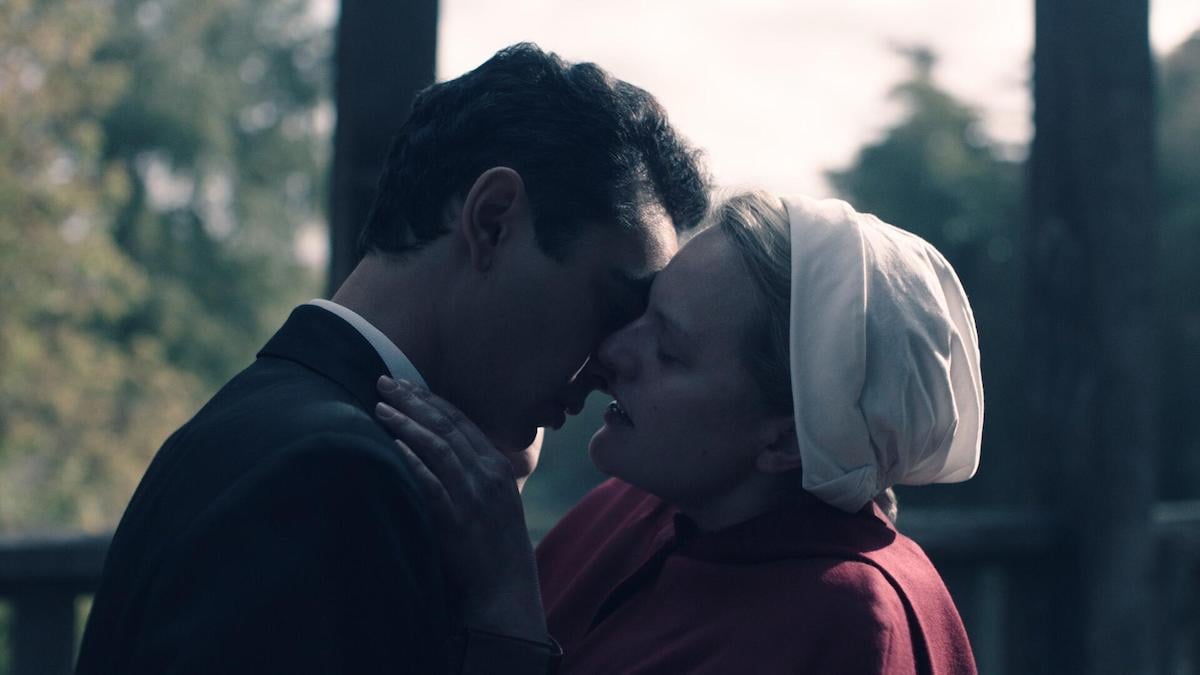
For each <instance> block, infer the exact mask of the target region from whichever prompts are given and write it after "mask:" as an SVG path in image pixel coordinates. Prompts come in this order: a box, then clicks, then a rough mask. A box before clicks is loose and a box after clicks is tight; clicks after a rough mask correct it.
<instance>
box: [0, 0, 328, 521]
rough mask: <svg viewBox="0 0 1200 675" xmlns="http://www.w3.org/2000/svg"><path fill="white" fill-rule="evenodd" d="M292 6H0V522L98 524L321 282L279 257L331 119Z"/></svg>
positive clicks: (312, 211)
mask: <svg viewBox="0 0 1200 675" xmlns="http://www.w3.org/2000/svg"><path fill="white" fill-rule="evenodd" d="M306 8H307V3H304V2H302V1H301V0H271V1H270V2H258V3H244V2H214V3H186V2H162V3H159V2H154V1H153V0H151V1H148V2H132V1H130V0H73V1H68V0H36V1H35V0H6V1H5V2H3V3H0V203H2V204H3V205H4V208H3V209H0V288H3V289H4V295H3V297H2V298H0V531H12V530H15V529H19V528H41V527H48V526H61V525H74V526H81V527H83V528H85V529H92V530H95V529H102V528H105V527H110V526H111V525H112V524H113V523H114V522H115V520H116V518H117V517H118V516H119V515H120V513H121V510H122V508H123V507H124V504H125V502H126V501H127V500H128V498H129V495H130V493H131V492H132V489H133V486H134V485H135V483H136V481H137V480H138V478H139V477H140V476H141V473H142V471H143V469H144V468H145V465H146V462H147V461H148V459H149V457H150V456H151V454H152V453H153V451H154V450H155V449H156V448H157V447H158V445H159V444H160V443H161V442H162V441H163V440H164V439H165V437H166V436H167V434H169V433H170V431H171V430H172V429H173V428H174V427H176V426H178V425H179V424H180V423H181V422H183V421H184V420H185V419H186V418H187V416H188V415H189V414H191V412H193V411H194V409H195V407H196V405H197V404H198V403H199V402H200V401H201V400H202V399H203V397H204V396H206V395H207V394H208V393H210V391H211V390H212V388H213V387H215V386H216V385H217V384H219V383H220V382H222V381H223V380H224V379H225V378H226V377H227V376H228V375H229V374H231V372H232V371H234V370H235V369H236V368H237V367H238V366H239V365H240V364H242V363H245V362H247V361H248V360H249V359H250V358H252V356H253V352H254V350H255V348H256V347H257V346H258V344H259V342H260V341H261V340H262V339H264V338H265V333H266V332H267V331H269V330H270V328H271V327H272V326H273V324H274V323H276V322H278V321H279V320H280V319H281V318H282V314H283V312H284V310H285V308H286V307H287V306H288V305H290V304H291V303H292V302H295V301H296V300H303V299H305V296H309V297H311V296H310V295H309V294H311V293H315V292H316V291H317V289H319V279H318V277H319V268H314V269H313V270H307V271H306V269H305V268H304V267H303V266H302V265H300V264H299V263H298V262H297V261H296V256H295V255H294V249H295V240H296V234H297V232H296V230H297V227H298V226H299V225H302V224H306V223H315V222H317V217H316V214H317V213H319V204H320V201H321V189H320V186H321V185H322V183H323V181H322V180H321V179H322V178H323V176H322V173H321V167H322V166H323V162H324V155H323V151H322V148H324V143H322V141H323V140H324V138H325V131H326V129H324V128H322V125H321V124H320V123H319V122H320V115H319V111H320V110H322V107H321V105H320V102H321V100H322V99H321V96H322V95H323V93H324V84H323V83H324V70H323V66H324V64H325V56H326V54H327V52H328V36H327V32H325V31H322V30H321V29H319V28H317V27H314V26H312V25H311V22H310V21H309V20H308V19H307V16H306V15H305V11H306ZM326 110H327V108H326ZM325 126H326V127H327V126H328V125H327V124H326V125H325Z"/></svg>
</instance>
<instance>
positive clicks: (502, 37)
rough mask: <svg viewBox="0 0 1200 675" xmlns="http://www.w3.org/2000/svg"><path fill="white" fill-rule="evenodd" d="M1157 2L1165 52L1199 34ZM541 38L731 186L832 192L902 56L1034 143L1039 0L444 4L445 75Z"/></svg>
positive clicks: (1190, 19)
mask: <svg viewBox="0 0 1200 675" xmlns="http://www.w3.org/2000/svg"><path fill="white" fill-rule="evenodd" d="M1151 7H1152V11H1151V24H1152V28H1151V35H1152V41H1153V44H1154V48H1155V51H1157V52H1159V53H1162V52H1164V51H1166V50H1169V49H1171V48H1173V47H1175V46H1176V45H1178V44H1179V43H1180V42H1182V41H1183V40H1185V39H1186V38H1187V37H1188V36H1189V35H1190V34H1191V33H1192V32H1193V31H1195V30H1197V29H1200V2H1198V1H1197V0H1152V5H1151ZM526 40H527V41H533V42H537V43H538V44H540V45H541V46H542V47H543V48H546V49H549V50H552V51H555V52H558V53H559V54H560V55H562V56H563V57H565V58H567V59H569V60H573V61H594V62H596V63H598V64H600V65H601V66H603V67H605V68H606V69H608V70H609V71H611V72H612V73H613V74H615V75H617V76H618V77H620V78H622V79H625V80H629V81H630V82H633V83H634V84H637V85H639V86H641V87H643V88H645V89H648V90H649V91H650V92H652V93H653V94H654V95H655V96H657V97H658V99H659V100H660V101H661V102H662V104H663V105H664V106H665V107H666V109H667V111H668V112H669V113H670V114H671V117H672V120H673V121H674V122H675V124H676V126H677V127H679V128H680V129H681V130H682V131H683V132H684V133H685V134H686V135H687V136H688V137H689V138H691V139H692V141H693V142H695V143H696V144H697V145H699V146H701V147H703V148H704V149H705V150H706V151H707V153H708V157H709V162H710V166H711V168H712V170H713V173H714V174H715V176H716V179H717V181H718V182H719V183H721V184H724V185H750V184H753V185H760V186H763V187H766V188H767V189H769V190H772V191H776V192H807V193H811V194H816V195H825V194H827V192H828V188H827V186H826V184H825V182H824V179H823V178H822V172H823V171H824V170H825V169H828V168H835V167H841V166H844V165H845V164H847V163H848V162H849V161H850V160H851V159H852V157H853V155H854V152H855V151H856V150H857V149H858V148H859V147H860V146H861V145H862V144H863V143H864V142H866V141H868V140H870V139H872V138H874V137H876V136H877V135H878V134H879V132H880V131H881V130H882V129H883V128H885V127H886V125H887V124H888V123H890V122H891V121H892V120H894V119H895V116H896V114H897V112H898V111H897V109H896V106H895V105H894V104H892V103H890V102H889V100H888V91H889V89H890V88H891V86H892V85H894V84H895V83H896V82H898V81H900V80H901V79H903V78H904V77H906V75H907V70H906V69H907V65H906V63H905V61H904V60H903V59H901V58H899V57H898V56H896V55H895V54H894V52H893V50H892V45H907V44H914V43H920V44H925V45H928V46H930V47H932V48H933V49H934V50H935V51H936V52H937V53H938V54H939V55H940V57H941V61H940V63H939V67H938V70H937V71H936V77H937V78H938V80H939V81H940V82H941V83H942V84H943V86H945V87H947V88H948V89H949V90H950V91H951V92H953V93H954V94H955V95H957V96H959V97H960V98H963V99H965V100H966V101H968V102H969V103H971V104H972V105H974V106H976V107H977V108H978V109H979V110H980V112H981V113H982V114H983V115H984V120H985V126H986V129H987V131H988V132H989V133H990V134H991V135H992V136H993V137H994V138H998V139H1000V140H1002V141H1005V142H1009V143H1024V142H1025V141H1027V140H1028V137H1029V134H1030V128H1029V114H1030V112H1029V95H1028V89H1027V87H1026V83H1027V80H1028V67H1029V59H1030V55H1031V51H1032V47H1033V2H1032V0H838V1H837V2H831V1H830V0H654V1H653V2H648V1H646V0H606V1H605V2H596V1H595V0H509V1H508V2H490V1H487V0H442V4H441V19H440V28H439V36H438V45H439V47H438V78H439V79H445V78H449V77H454V76H456V75H458V74H460V73H462V72H464V71H466V70H469V69H471V68H473V67H474V66H476V65H478V64H479V63H481V62H483V61H484V60H486V59H487V57H488V56H489V55H491V54H492V53H493V52H494V51H496V50H497V49H499V48H501V47H503V46H505V45H508V44H511V43H513V42H520V41H526Z"/></svg>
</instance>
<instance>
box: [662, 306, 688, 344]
mask: <svg viewBox="0 0 1200 675" xmlns="http://www.w3.org/2000/svg"><path fill="white" fill-rule="evenodd" d="M653 314H654V317H655V318H656V319H658V320H659V322H661V323H662V325H663V326H664V327H665V328H666V329H667V332H668V333H671V334H672V335H674V336H675V337H676V338H677V339H678V340H680V341H682V342H690V341H691V340H692V334H691V333H689V332H688V331H687V329H685V328H684V327H683V324H682V323H680V322H679V320H678V319H676V318H674V317H672V316H670V315H668V314H665V313H663V311H662V309H660V308H658V307H656V308H654V311H653Z"/></svg>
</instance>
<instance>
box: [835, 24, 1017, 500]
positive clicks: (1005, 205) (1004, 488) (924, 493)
mask: <svg viewBox="0 0 1200 675" xmlns="http://www.w3.org/2000/svg"><path fill="white" fill-rule="evenodd" d="M898 52H899V53H900V55H901V56H903V57H904V58H906V59H908V61H909V62H910V64H911V66H912V76H911V77H910V79H908V80H907V81H904V82H902V83H900V84H899V85H897V86H896V87H895V88H894V89H893V90H892V92H891V96H892V97H893V98H895V99H897V100H898V101H899V102H900V104H901V105H902V107H903V113H902V115H901V118H900V120H899V121H898V122H897V123H896V124H895V125H894V126H892V127H891V128H889V129H887V130H886V131H885V132H884V133H883V136H882V138H880V139H879V140H878V141H876V142H874V143H871V144H868V145H866V146H864V147H863V148H862V149H861V150H859V152H858V155H857V157H856V158H855V159H854V161H853V163H852V164H851V165H850V166H849V167H848V168H846V169H842V170H838V171H830V172H828V174H827V176H828V178H829V181H830V183H831V184H832V186H833V188H834V190H835V191H836V192H837V193H838V194H839V195H841V196H842V197H844V198H845V199H846V200H848V201H850V202H852V203H853V204H854V206H855V208H857V209H859V210H862V211H866V212H870V213H875V214H876V215H878V216H879V217H880V218H882V219H883V220H885V221H887V222H889V223H892V224H894V225H896V226H898V227H902V228H904V229H906V230H909V231H911V232H914V233H916V234H918V235H920V236H921V237H923V238H925V239H926V240H928V241H929V242H930V243H932V244H933V245H934V246H936V247H937V248H938V250H940V251H942V253H943V254H945V256H946V257H947V259H949V260H950V262H951V264H953V265H954V268H955V270H956V271H957V272H958V274H959V276H960V277H961V280H962V283H963V286H964V287H965V288H966V290H967V293H968V295H969V297H970V298H971V303H972V306H973V309H974V311H975V319H976V323H977V324H978V329H979V335H980V343H981V351H982V359H983V362H982V368H983V373H984V385H985V389H986V391H987V399H988V400H987V402H988V412H987V414H988V423H987V424H985V425H984V446H985V448H1004V447H1012V444H1014V443H1015V442H1016V438H1015V434H1014V433H1013V430H1014V429H1015V428H1016V427H1017V426H1019V425H1017V424H1015V422H1016V415H1018V414H1019V410H1018V409H1017V406H1016V405H1015V402H1016V401H1017V399H1018V398H1019V396H1018V395H1017V392H1018V391H1019V387H1020V381H1019V379H1018V371H1017V370H1016V368H1015V366H1016V365H1017V364H1016V360H1017V359H1018V358H1019V350H1020V333H1019V324H1018V322H1017V321H1016V319H1015V317H1016V316H1017V312H1018V309H1019V308H1018V305H1017V303H1018V300H1019V297H1018V294H1017V293H1015V292H1013V289H1014V287H1015V284H1016V281H1017V279H1018V270H1017V263H1016V259H1015V257H1014V256H1013V251H1014V248H1015V241H1014V238H1015V236H1016V232H1017V231H1018V228H1019V224H1020V222H1021V221H1020V219H1021V198H1022V196H1021V165H1020V163H1019V162H1017V161H1014V160H1011V159H1008V158H1007V157H1006V155H1011V154H1013V153H1011V152H1006V149H1005V148H1002V147H1000V146H999V145H998V144H997V143H996V142H994V141H992V140H991V139H989V138H988V137H987V135H986V134H985V132H984V131H983V129H982V125H981V119H980V116H979V114H978V113H977V112H976V111H974V110H973V109H972V108H971V107H969V106H968V105H966V104H965V103H963V102H961V101H959V100H958V99H956V98H955V97H954V96H952V95H951V94H950V93H948V92H946V91H945V90H943V89H941V88H940V87H939V86H938V84H937V82H936V81H935V79H934V67H935V65H936V63H937V58H936V56H935V55H934V54H933V52H932V51H930V50H929V49H927V48H924V47H920V46H917V47H906V48H901V49H898ZM983 461H984V463H985V465H986V466H987V469H988V470H987V471H985V472H981V474H980V476H979V477H978V478H977V479H976V480H975V481H973V483H972V484H971V485H970V486H969V487H967V486H962V487H955V486H948V487H946V488H940V489H939V490H937V491H935V490H930V489H922V490H915V491H912V492H902V493H901V494H902V497H903V499H904V501H905V502H908V501H909V498H910V496H911V498H912V499H913V500H915V501H917V502H918V503H921V502H929V501H934V502H936V501H938V500H954V499H957V498H958V495H960V494H961V493H962V492H963V491H964V490H969V491H971V492H972V493H973V494H975V495H976V496H977V497H978V495H980V493H981V492H982V493H987V495H988V497H989V498H994V499H995V500H997V501H1000V500H1006V499H1009V498H1011V497H1012V496H1013V495H1012V493H1013V492H1014V491H1018V492H1020V491H1022V490H1026V489H1031V488H1029V487H1028V486H1026V485H1024V484H1022V483H1021V482H1020V481H1013V480H1011V479H1012V477H1013V474H1015V472H1016V471H1017V470H1019V466H1017V465H1018V464H1019V462H1005V460H1004V459H1003V456H1002V455H1000V454H997V455H996V456H991V455H990V454H989V453H987V452H985V453H984V457H983Z"/></svg>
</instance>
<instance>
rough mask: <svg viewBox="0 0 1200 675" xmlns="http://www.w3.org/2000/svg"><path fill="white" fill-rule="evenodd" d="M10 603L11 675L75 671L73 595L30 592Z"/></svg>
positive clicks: (58, 591) (55, 674)
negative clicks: (11, 623)
mask: <svg viewBox="0 0 1200 675" xmlns="http://www.w3.org/2000/svg"><path fill="white" fill-rule="evenodd" d="M11 602H12V607H13V625H12V634H11V636H10V637H11V642H10V644H11V645H12V659H13V662H12V667H13V668H12V672H13V675H70V673H71V671H72V669H73V668H74V667H75V593H74V592H73V591H71V590H69V589H66V590H64V589H57V588H32V589H29V590H26V591H23V592H21V593H19V594H16V595H14V596H13V597H12V598H11Z"/></svg>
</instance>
